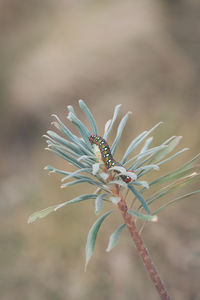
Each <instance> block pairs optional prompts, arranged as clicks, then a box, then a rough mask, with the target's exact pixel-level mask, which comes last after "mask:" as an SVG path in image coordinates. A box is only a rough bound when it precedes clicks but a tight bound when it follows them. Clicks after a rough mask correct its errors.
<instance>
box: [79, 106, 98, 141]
mask: <svg viewBox="0 0 200 300" xmlns="http://www.w3.org/2000/svg"><path fill="white" fill-rule="evenodd" d="M79 105H80V108H81V109H82V111H83V112H84V113H85V115H86V116H87V118H88V120H89V121H90V124H91V127H92V132H93V134H95V135H97V134H98V131H97V125H96V123H95V120H94V117H93V115H92V113H91V111H90V110H89V108H88V107H87V105H86V104H85V102H84V101H83V100H79Z"/></svg>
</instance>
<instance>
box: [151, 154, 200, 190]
mask: <svg viewBox="0 0 200 300" xmlns="http://www.w3.org/2000/svg"><path fill="white" fill-rule="evenodd" d="M199 158H200V153H199V154H198V155H196V156H195V157H194V158H193V159H192V160H190V161H189V162H187V163H186V164H184V165H183V166H181V167H180V168H178V169H176V170H175V171H173V172H170V173H168V174H166V175H163V176H161V177H158V178H156V179H155V180H153V181H152V182H151V183H150V184H149V185H153V184H161V183H164V182H167V181H170V180H174V179H178V178H180V177H182V176H185V175H187V174H188V173H192V172H193V171H194V169H193V166H194V165H195V164H196V163H197V161H198V160H199Z"/></svg>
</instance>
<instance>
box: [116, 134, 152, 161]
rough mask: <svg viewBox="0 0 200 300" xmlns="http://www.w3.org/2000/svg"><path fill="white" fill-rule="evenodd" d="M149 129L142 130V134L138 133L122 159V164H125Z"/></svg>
mask: <svg viewBox="0 0 200 300" xmlns="http://www.w3.org/2000/svg"><path fill="white" fill-rule="evenodd" d="M146 133H147V131H144V132H142V133H141V134H140V135H138V136H137V137H136V138H135V139H134V140H133V141H132V142H131V143H130V145H129V146H128V148H127V150H126V152H125V154H124V156H123V158H122V160H121V164H124V163H125V162H126V160H127V158H128V156H129V155H130V154H131V153H132V152H133V151H134V150H135V148H137V146H138V145H139V144H140V143H141V142H142V141H143V137H144V136H145V135H146Z"/></svg>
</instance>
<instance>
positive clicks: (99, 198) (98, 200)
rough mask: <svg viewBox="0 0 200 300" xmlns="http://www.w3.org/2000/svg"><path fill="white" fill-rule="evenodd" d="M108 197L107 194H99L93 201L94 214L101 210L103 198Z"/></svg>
mask: <svg viewBox="0 0 200 300" xmlns="http://www.w3.org/2000/svg"><path fill="white" fill-rule="evenodd" d="M106 195H108V194H99V195H98V196H97V198H96V201H95V213H96V214H99V213H100V212H101V210H102V206H103V204H102V200H103V198H104V197H105V196H106Z"/></svg>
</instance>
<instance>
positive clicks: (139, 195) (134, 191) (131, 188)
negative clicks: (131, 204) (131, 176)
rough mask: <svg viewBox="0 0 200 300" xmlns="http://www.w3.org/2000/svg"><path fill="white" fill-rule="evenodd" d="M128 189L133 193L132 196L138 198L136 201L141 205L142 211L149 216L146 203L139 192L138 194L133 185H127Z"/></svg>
mask: <svg viewBox="0 0 200 300" xmlns="http://www.w3.org/2000/svg"><path fill="white" fill-rule="evenodd" d="M128 188H129V189H130V190H131V191H132V192H133V194H134V195H135V196H136V197H137V198H138V200H139V201H140V203H141V204H142V206H143V208H144V210H145V211H146V212H147V213H148V214H149V213H150V209H149V206H148V204H147V203H146V201H145V200H144V198H143V197H142V195H141V194H140V192H138V191H137V190H136V189H135V188H134V187H133V185H131V184H128Z"/></svg>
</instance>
